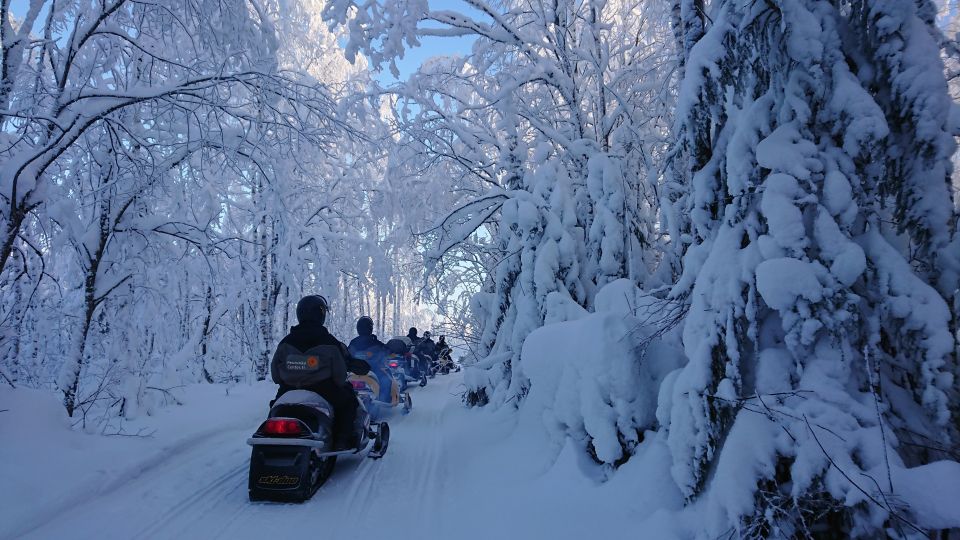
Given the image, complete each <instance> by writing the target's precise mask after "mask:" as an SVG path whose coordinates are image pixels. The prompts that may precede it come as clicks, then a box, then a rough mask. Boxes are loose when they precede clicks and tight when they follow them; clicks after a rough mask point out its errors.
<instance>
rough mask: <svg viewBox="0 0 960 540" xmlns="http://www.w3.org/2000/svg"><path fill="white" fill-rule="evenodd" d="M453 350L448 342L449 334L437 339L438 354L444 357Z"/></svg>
mask: <svg viewBox="0 0 960 540" xmlns="http://www.w3.org/2000/svg"><path fill="white" fill-rule="evenodd" d="M452 352H453V349H452V348H451V347H450V345H448V344H447V336H440V339H439V340H438V341H437V356H438V357H443V356H445V355H449V354H450V353H452Z"/></svg>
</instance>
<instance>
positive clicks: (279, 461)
mask: <svg viewBox="0 0 960 540" xmlns="http://www.w3.org/2000/svg"><path fill="white" fill-rule="evenodd" d="M357 400H358V402H359V403H358V407H357V423H356V429H357V432H358V433H359V435H360V437H359V440H360V444H359V446H358V447H357V448H351V449H347V450H339V451H338V450H334V447H333V431H332V427H333V407H332V406H331V405H330V404H329V403H328V402H327V401H326V400H325V399H323V397H321V396H320V395H319V394H317V393H315V392H311V391H309V390H291V391H289V392H286V393H285V394H283V395H282V396H280V397H279V398H278V399H277V400H276V402H274V404H273V406H272V407H271V408H270V414H269V415H268V417H267V419H266V420H265V421H264V422H263V423H262V424H260V427H259V428H257V431H256V432H255V433H254V434H253V436H252V437H250V438H249V439H247V444H249V445H250V446H252V447H253V449H252V451H251V453H250V478H249V481H248V484H247V489H248V492H249V497H250V500H251V501H262V500H271V501H288V502H303V501H306V500H308V499H309V498H310V497H312V496H313V494H314V493H316V491H317V489H318V488H319V487H320V486H321V485H323V483H324V482H325V481H326V480H327V478H329V477H330V474H331V473H332V472H333V467H334V465H335V464H336V462H337V458H338V457H341V456H353V455H356V456H366V457H369V458H372V459H378V458H380V457H383V455H384V453H385V452H386V451H387V445H388V444H389V442H390V426H389V425H387V423H386V422H373V421H371V418H370V413H369V412H368V411H367V409H366V408H365V407H364V404H363V401H362V399H360V398H359V397H358V398H357Z"/></svg>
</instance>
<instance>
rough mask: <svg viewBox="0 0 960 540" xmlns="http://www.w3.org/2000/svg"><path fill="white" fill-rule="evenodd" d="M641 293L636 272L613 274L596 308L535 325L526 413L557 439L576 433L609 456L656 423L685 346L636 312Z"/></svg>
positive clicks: (602, 457) (528, 348)
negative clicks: (663, 389)
mask: <svg viewBox="0 0 960 540" xmlns="http://www.w3.org/2000/svg"><path fill="white" fill-rule="evenodd" d="M638 297H639V298H643V297H642V295H641V294H640V291H639V290H638V289H637V288H636V286H635V285H633V284H632V283H631V282H630V281H629V280H623V279H621V280H617V281H614V282H611V283H610V284H608V285H607V286H606V287H604V288H603V289H601V291H600V292H599V293H598V294H597V312H596V313H592V314H589V315H585V316H582V317H580V318H578V319H576V320H573V321H568V322H560V323H556V324H548V325H546V326H543V327H541V328H539V329H537V330H535V331H534V332H533V333H531V334H530V336H528V337H527V339H526V341H525V342H524V345H523V352H522V354H521V360H522V365H523V370H524V375H525V376H526V377H527V378H528V379H529V381H530V393H529V394H528V395H527V397H526V399H525V403H524V408H523V415H524V417H525V418H537V419H539V420H540V421H542V423H543V425H544V427H545V428H546V429H547V432H548V433H550V435H551V437H552V438H553V440H554V445H559V444H560V442H559V441H565V440H567V438H568V437H569V438H572V439H573V440H574V441H576V442H577V443H578V444H579V445H581V447H587V446H588V445H589V446H590V447H591V448H592V450H593V452H594V454H595V456H596V458H597V459H598V460H599V461H600V462H601V463H605V464H613V463H616V462H618V461H619V460H621V458H623V457H624V452H628V453H630V452H632V451H633V449H634V448H635V447H636V445H637V444H638V443H639V442H640V441H641V440H642V438H641V435H642V433H643V432H644V431H645V430H647V429H650V428H652V427H654V425H655V422H656V409H657V391H658V388H659V386H660V382H661V381H662V380H663V378H664V377H665V376H666V375H667V374H668V373H669V372H671V371H672V370H674V369H675V368H677V367H679V366H680V365H681V364H682V363H683V354H682V352H681V351H680V350H679V348H677V347H675V346H671V344H669V343H667V342H664V340H662V339H660V338H653V337H652V334H653V332H654V331H655V330H656V328H655V327H652V326H646V325H645V324H644V322H645V321H643V319H640V318H638V317H636V316H635V315H634V314H635V313H637V305H638V300H637V299H638ZM647 302H648V303H649V300H647ZM647 324H649V323H647Z"/></svg>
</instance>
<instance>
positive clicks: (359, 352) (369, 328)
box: [347, 315, 393, 403]
mask: <svg viewBox="0 0 960 540" xmlns="http://www.w3.org/2000/svg"><path fill="white" fill-rule="evenodd" d="M347 349H348V350H349V351H350V355H351V356H353V357H354V358H359V359H361V360H364V361H366V362H367V363H368V364H370V371H373V372H374V375H376V377H377V381H378V382H379V383H380V395H379V396H377V399H378V400H379V401H383V402H386V403H390V401H391V399H392V397H391V395H390V389H391V385H392V384H393V377H391V376H390V373H389V372H388V371H387V367H386V365H385V362H386V358H387V355H388V354H390V351H389V350H388V349H387V346H386V345H384V344H383V342H382V341H380V340H379V339H377V336H376V334H374V333H373V319H371V318H370V317H367V316H366V315H364V316H363V317H360V318H359V319H357V337H355V338H353V340H351V341H350V345H349V346H348V347H347Z"/></svg>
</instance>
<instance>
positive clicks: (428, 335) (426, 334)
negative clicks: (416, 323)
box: [423, 330, 430, 339]
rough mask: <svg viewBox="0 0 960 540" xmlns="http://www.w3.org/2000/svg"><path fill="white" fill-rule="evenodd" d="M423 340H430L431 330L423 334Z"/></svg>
mask: <svg viewBox="0 0 960 540" xmlns="http://www.w3.org/2000/svg"><path fill="white" fill-rule="evenodd" d="M423 339H430V331H429V330H427V331H426V332H424V333H423Z"/></svg>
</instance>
